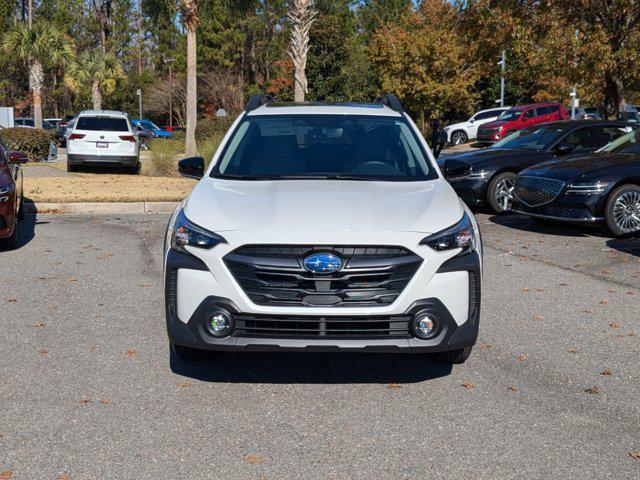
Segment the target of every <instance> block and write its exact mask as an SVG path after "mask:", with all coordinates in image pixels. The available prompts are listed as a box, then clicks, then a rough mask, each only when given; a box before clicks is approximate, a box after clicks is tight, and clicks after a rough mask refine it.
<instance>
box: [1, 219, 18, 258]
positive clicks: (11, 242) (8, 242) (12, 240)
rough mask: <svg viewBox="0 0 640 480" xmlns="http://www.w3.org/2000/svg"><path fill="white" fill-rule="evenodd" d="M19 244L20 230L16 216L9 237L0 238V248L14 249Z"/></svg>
mask: <svg viewBox="0 0 640 480" xmlns="http://www.w3.org/2000/svg"><path fill="white" fill-rule="evenodd" d="M19 245H20V232H19V229H18V217H15V220H14V221H13V232H12V233H11V236H10V237H7V238H3V239H0V249H2V250H15V249H16V248H18V246H19Z"/></svg>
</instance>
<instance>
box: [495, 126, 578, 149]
mask: <svg viewBox="0 0 640 480" xmlns="http://www.w3.org/2000/svg"><path fill="white" fill-rule="evenodd" d="M564 132H566V129H564V128H562V127H551V126H547V127H531V128H525V129H523V130H518V131H517V132H514V133H512V134H511V135H509V136H508V137H506V138H504V139H502V140H500V141H499V142H496V143H495V144H494V145H493V147H491V148H517V149H524V150H542V149H544V148H547V147H548V146H549V145H550V144H551V143H553V142H555V141H556V139H557V138H558V137H559V136H560V135H562V134H563V133H564Z"/></svg>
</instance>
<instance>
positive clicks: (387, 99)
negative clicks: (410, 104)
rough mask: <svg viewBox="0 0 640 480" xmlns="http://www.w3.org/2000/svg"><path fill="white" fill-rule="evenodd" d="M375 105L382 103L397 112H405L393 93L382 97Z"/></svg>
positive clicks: (377, 99) (375, 101) (376, 100)
mask: <svg viewBox="0 0 640 480" xmlns="http://www.w3.org/2000/svg"><path fill="white" fill-rule="evenodd" d="M373 103H381V104H382V105H386V106H387V107H389V108H390V109H391V110H395V111H396V112H403V111H404V110H403V108H402V104H401V103H400V100H398V97H396V96H395V95H393V94H392V93H387V94H385V95H382V96H381V97H378V98H376V99H375V100H374V101H373Z"/></svg>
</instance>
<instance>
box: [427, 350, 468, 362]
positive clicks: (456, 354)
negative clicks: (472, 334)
mask: <svg viewBox="0 0 640 480" xmlns="http://www.w3.org/2000/svg"><path fill="white" fill-rule="evenodd" d="M471 349H472V347H464V348H460V349H458V350H449V351H448V352H440V353H437V354H436V356H435V359H436V361H437V362H438V363H447V364H449V365H460V364H462V363H464V362H466V361H467V359H468V358H469V355H471Z"/></svg>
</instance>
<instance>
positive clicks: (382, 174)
mask: <svg viewBox="0 0 640 480" xmlns="http://www.w3.org/2000/svg"><path fill="white" fill-rule="evenodd" d="M212 176H214V177H217V178H234V179H241V180H260V179H280V180H297V179H318V178H319V179H339V180H389V181H420V180H432V179H434V178H437V174H436V172H435V171H434V170H433V169H432V168H431V165H430V164H429V161H428V159H427V154H426V152H425V151H424V150H423V149H422V147H421V146H420V143H419V139H418V137H416V135H415V134H414V133H413V131H412V129H411V127H410V126H409V124H408V123H407V122H406V121H405V120H404V119H403V118H400V117H398V118H396V117H377V116H375V117H374V116H365V115H363V116H355V115H348V116H346V115H261V116H246V115H245V117H244V118H243V120H242V121H241V123H240V124H239V125H238V127H237V128H236V130H235V132H234V134H233V136H232V137H231V139H230V140H229V142H228V143H227V145H226V147H225V150H224V151H223V152H222V155H221V156H220V159H219V161H218V163H217V165H216V166H215V168H214V169H213V172H212Z"/></svg>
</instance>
